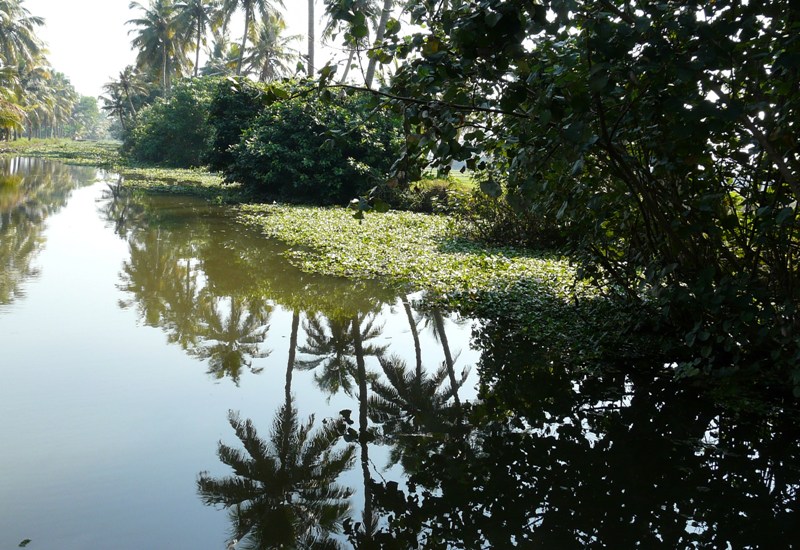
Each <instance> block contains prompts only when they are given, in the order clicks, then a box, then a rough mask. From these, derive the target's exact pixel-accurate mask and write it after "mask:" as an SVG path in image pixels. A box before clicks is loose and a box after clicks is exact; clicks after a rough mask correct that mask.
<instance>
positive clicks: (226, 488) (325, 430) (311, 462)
mask: <svg viewBox="0 0 800 550" xmlns="http://www.w3.org/2000/svg"><path fill="white" fill-rule="evenodd" d="M228 420H229V422H230V424H231V426H232V427H233V429H234V431H235V432H236V436H237V437H238V438H239V440H240V441H241V442H242V445H243V446H244V450H240V449H234V448H233V447H229V446H228V445H226V444H224V443H222V442H220V443H219V445H218V455H219V458H220V460H221V461H222V462H223V463H224V464H226V465H228V466H230V467H231V468H232V469H233V471H234V475H231V476H228V477H223V478H213V477H211V476H210V475H209V474H208V472H201V473H200V475H199V477H198V480H197V490H198V493H199V495H200V498H201V500H202V501H203V503H204V504H206V505H209V506H211V505H222V506H224V507H225V508H227V509H229V511H230V516H231V521H232V523H233V532H234V537H235V538H236V539H240V540H242V539H243V540H242V542H243V543H244V544H245V545H246V546H249V547H252V548H259V549H262V548H263V549H266V548H335V547H336V546H337V545H336V542H335V540H333V539H332V538H331V535H332V534H334V533H337V532H339V531H340V530H341V525H342V521H343V519H344V516H345V515H346V513H347V511H348V510H349V502H348V499H349V497H350V496H351V495H352V490H351V489H349V488H346V487H342V486H340V485H337V484H336V479H337V478H338V477H339V475H340V474H341V473H342V472H343V471H345V470H347V469H348V468H350V467H351V465H352V463H353V457H354V454H355V449H354V447H352V446H345V447H344V448H336V443H337V442H338V441H339V438H340V435H341V433H342V431H343V429H344V428H343V421H342V420H341V419H339V420H336V421H328V422H327V423H325V424H324V425H323V426H322V427H321V428H318V429H317V430H314V431H312V426H313V422H314V417H313V415H312V416H311V417H310V418H309V419H308V421H307V422H305V423H300V421H299V420H298V416H297V409H296V408H295V407H294V404H293V402H289V403H285V404H284V405H283V406H282V407H281V408H280V409H279V410H278V412H277V414H276V415H275V419H274V421H273V425H272V430H271V431H270V435H269V437H268V438H267V439H266V440H265V439H261V438H259V436H258V434H257V432H256V429H255V427H254V426H253V423H252V422H251V421H250V420H244V421H243V420H241V419H240V418H239V416H238V414H236V413H234V412H232V411H231V412H230V413H229V416H228Z"/></svg>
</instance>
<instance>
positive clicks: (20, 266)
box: [0, 157, 97, 305]
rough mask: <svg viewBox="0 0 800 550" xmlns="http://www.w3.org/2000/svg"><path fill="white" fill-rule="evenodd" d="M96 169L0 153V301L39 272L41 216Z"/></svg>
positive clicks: (60, 204)
mask: <svg viewBox="0 0 800 550" xmlns="http://www.w3.org/2000/svg"><path fill="white" fill-rule="evenodd" d="M96 175H97V170H95V169H93V168H85V167H77V166H67V165H64V164H61V163H58V162H50V161H46V160H42V159H36V158H20V157H14V158H0V305H2V304H8V303H11V302H12V301H14V300H15V299H16V298H18V297H20V296H22V295H23V294H24V293H23V286H22V285H23V283H24V282H25V281H26V280H29V279H31V278H33V277H36V276H37V275H38V274H39V271H38V270H37V268H36V267H35V266H34V259H35V258H36V255H37V253H38V252H39V250H41V248H42V247H43V245H44V237H43V231H44V222H45V220H46V219H47V218H48V217H49V216H51V215H52V214H54V213H56V212H57V211H58V210H60V209H61V208H62V207H63V206H64V205H65V204H66V203H67V199H69V196H70V194H71V193H72V191H73V190H74V189H76V188H78V187H80V186H82V185H88V184H91V183H93V182H94V179H95V176H96Z"/></svg>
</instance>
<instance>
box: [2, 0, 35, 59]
mask: <svg viewBox="0 0 800 550" xmlns="http://www.w3.org/2000/svg"><path fill="white" fill-rule="evenodd" d="M43 24H44V19H42V18H41V17H36V16H33V15H31V13H30V12H29V11H28V9H27V8H25V7H24V6H23V5H22V1H21V0H0V67H2V66H4V65H5V66H8V65H14V64H16V63H17V62H18V61H21V60H28V61H30V60H31V59H33V58H35V57H36V56H38V55H39V54H40V53H42V51H43V50H44V46H43V45H42V42H41V41H40V40H39V38H38V37H37V36H36V28H37V27H40V26H42V25H43Z"/></svg>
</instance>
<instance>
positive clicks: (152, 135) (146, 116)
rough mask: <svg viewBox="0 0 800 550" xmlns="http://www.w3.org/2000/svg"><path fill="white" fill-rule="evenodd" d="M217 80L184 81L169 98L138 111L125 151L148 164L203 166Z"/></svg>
mask: <svg viewBox="0 0 800 550" xmlns="http://www.w3.org/2000/svg"><path fill="white" fill-rule="evenodd" d="M215 86H216V79H211V78H199V79H191V80H184V81H182V82H180V83H178V84H177V85H176V86H175V87H174V88H173V90H172V95H171V96H170V97H169V98H168V99H166V100H165V99H157V100H156V101H155V102H154V103H153V104H151V105H149V106H147V107H145V108H143V109H142V110H141V111H140V112H139V116H138V117H137V119H136V123H135V125H134V126H133V127H132V128H131V129H130V132H129V133H128V135H127V137H126V140H125V144H124V148H123V151H124V152H125V153H126V154H128V155H129V156H130V157H131V158H133V159H135V160H138V161H142V162H148V163H155V164H163V165H167V166H175V167H183V168H188V167H191V166H199V165H201V164H202V163H203V159H204V157H205V156H206V155H207V153H208V151H209V148H210V146H211V138H212V132H211V127H210V126H209V124H208V120H207V118H208V111H209V106H210V103H211V97H212V95H211V92H212V90H213V88H214V87H215Z"/></svg>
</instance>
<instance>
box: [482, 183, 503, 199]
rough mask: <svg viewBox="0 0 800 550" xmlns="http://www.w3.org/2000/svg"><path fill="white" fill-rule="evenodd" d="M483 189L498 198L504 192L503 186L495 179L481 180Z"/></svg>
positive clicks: (487, 193) (485, 192)
mask: <svg viewBox="0 0 800 550" xmlns="http://www.w3.org/2000/svg"><path fill="white" fill-rule="evenodd" d="M481 191H482V192H483V193H484V194H486V195H489V196H490V197H493V198H497V197H499V196H500V195H502V194H503V188H502V187H501V186H500V184H499V183H497V182H496V181H495V180H494V179H488V180H486V181H482V182H481Z"/></svg>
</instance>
